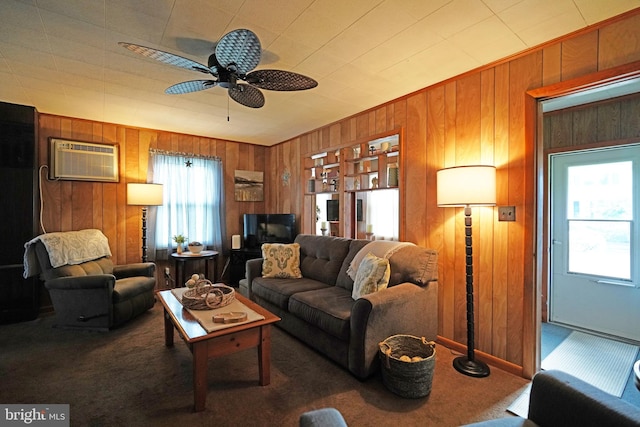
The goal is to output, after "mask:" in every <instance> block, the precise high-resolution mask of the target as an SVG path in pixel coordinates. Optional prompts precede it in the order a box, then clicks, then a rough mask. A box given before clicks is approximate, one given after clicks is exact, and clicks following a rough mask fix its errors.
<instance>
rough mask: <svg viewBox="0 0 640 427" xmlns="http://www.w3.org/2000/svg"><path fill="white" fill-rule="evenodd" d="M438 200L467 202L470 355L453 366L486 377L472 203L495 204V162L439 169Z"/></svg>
mask: <svg viewBox="0 0 640 427" xmlns="http://www.w3.org/2000/svg"><path fill="white" fill-rule="evenodd" d="M436 182H437V196H436V197H437V203H438V206H440V207H451V206H454V207H455V206H463V207H464V225H465V259H466V284H467V355H466V356H460V357H457V358H455V359H454V360H453V367H454V368H455V369H456V370H457V371H458V372H461V373H463V374H465V375H469V376H472V377H486V376H488V375H489V366H487V364H485V363H484V362H481V361H479V360H476V357H475V348H474V347H475V343H474V333H475V331H474V314H473V308H474V307H473V305H474V304H473V247H472V241H471V207H472V206H495V204H496V168H495V167H494V166H458V167H452V168H447V169H441V170H439V171H438V172H436Z"/></svg>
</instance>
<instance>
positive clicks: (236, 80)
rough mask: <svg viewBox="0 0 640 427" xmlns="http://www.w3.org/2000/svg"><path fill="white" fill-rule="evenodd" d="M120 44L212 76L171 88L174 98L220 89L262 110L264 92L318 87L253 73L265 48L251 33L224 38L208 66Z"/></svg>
mask: <svg viewBox="0 0 640 427" xmlns="http://www.w3.org/2000/svg"><path fill="white" fill-rule="evenodd" d="M118 44H119V45H120V46H123V47H125V48H127V49H129V50H130V51H132V52H135V53H138V54H140V55H143V56H146V57H147V58H151V59H155V60H156V61H160V62H164V63H165V64H169V65H173V66H176V67H180V68H185V69H187V70H193V71H199V72H201V73H204V74H210V75H211V76H212V77H211V78H209V79H208V80H190V81H186V82H182V83H178V84H175V85H173V86H169V87H168V88H167V89H166V90H165V93H168V94H172V95H176V94H184V93H191V92H197V91H200V90H205V89H209V88H212V87H215V86H220V87H223V88H225V89H227V90H228V91H229V96H230V97H231V99H233V100H234V101H236V102H238V103H240V104H242V105H245V106H247V107H251V108H260V107H262V106H263V105H264V95H263V94H262V92H261V91H260V89H267V90H277V91H294V90H306V89H311V88H314V87H316V86H318V82H316V81H315V80H314V79H312V78H310V77H307V76H303V75H302V74H298V73H293V72H291V71H283V70H255V71H252V70H253V69H254V68H256V67H257V66H258V64H259V63H260V57H261V55H262V48H261V46H260V40H258V36H256V35H255V33H254V32H253V31H251V30H246V29H238V30H233V31H231V32H229V33H227V34H225V35H224V36H222V38H221V39H220V41H218V43H216V45H215V50H214V53H212V54H211V55H210V56H209V61H208V65H203V64H200V63H198V62H195V61H192V60H190V59H187V58H184V57H182V56H178V55H174V54H172V53H168V52H163V51H161V50H157V49H153V48H150V47H145V46H140V45H136V44H133V43H125V42H119V43H118ZM241 81H244V82H246V83H242V82H241Z"/></svg>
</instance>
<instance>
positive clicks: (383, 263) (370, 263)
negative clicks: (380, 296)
mask: <svg viewBox="0 0 640 427" xmlns="http://www.w3.org/2000/svg"><path fill="white" fill-rule="evenodd" d="M390 273H391V271H390V269H389V260H388V259H385V258H378V257H377V256H375V255H373V254H371V253H368V254H366V255H365V256H364V258H362V261H361V262H360V265H359V266H358V271H357V272H356V279H355V280H354V282H353V291H352V293H351V297H352V298H353V299H358V298H360V297H361V296H363V295H368V294H372V293H374V292H378V291H380V290H382V289H385V288H386V287H387V285H388V284H389V275H390Z"/></svg>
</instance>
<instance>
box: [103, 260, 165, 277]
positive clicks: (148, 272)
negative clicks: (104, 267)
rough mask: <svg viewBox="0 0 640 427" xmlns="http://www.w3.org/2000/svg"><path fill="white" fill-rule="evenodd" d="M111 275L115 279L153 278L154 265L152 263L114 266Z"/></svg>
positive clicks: (154, 273)
mask: <svg viewBox="0 0 640 427" xmlns="http://www.w3.org/2000/svg"><path fill="white" fill-rule="evenodd" d="M113 275H114V276H116V279H122V278H125V277H136V276H145V277H155V275H156V265H155V264H154V263H152V262H138V263H133V264H123V265H114V266H113Z"/></svg>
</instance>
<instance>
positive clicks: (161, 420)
mask: <svg viewBox="0 0 640 427" xmlns="http://www.w3.org/2000/svg"><path fill="white" fill-rule="evenodd" d="M53 323H54V318H53V316H44V317H41V318H39V319H36V320H34V321H31V322H25V323H18V324H12V325H0V352H1V353H0V403H3V404H8V403H21V404H35V403H37V404H53V403H68V404H70V405H71V407H70V415H71V425H72V426H122V425H127V426H178V425H190V426H232V427H233V426H292V427H293V426H296V425H297V424H298V417H299V415H300V414H301V413H302V412H305V411H309V410H312V409H317V408H322V407H328V406H330V407H335V408H337V409H338V410H340V411H341V412H342V414H343V415H344V417H345V419H346V421H347V423H348V424H349V425H350V426H426V425H432V426H456V425H460V424H465V423H470V422H475V421H480V420H485V419H491V418H497V417H508V416H510V415H509V414H508V413H507V412H505V409H506V408H507V406H509V405H510V404H511V403H512V402H513V400H515V399H516V398H517V396H518V395H519V394H520V392H521V391H523V390H524V388H525V387H526V385H527V383H528V382H527V381H526V380H525V379H523V378H520V377H517V376H514V375H511V374H508V373H506V372H504V371H501V370H499V369H496V368H493V369H492V372H491V375H490V376H489V377H487V378H471V377H467V376H465V375H461V374H459V373H457V372H456V371H455V370H454V369H453V367H452V365H451V362H452V360H453V358H454V357H455V355H454V354H452V353H451V352H450V351H449V350H448V349H447V348H444V347H442V346H437V348H436V367H435V371H434V379H433V388H432V391H431V394H430V395H429V396H428V397H425V398H421V399H404V398H401V397H398V396H396V395H394V394H392V393H391V392H389V391H388V390H387V389H386V388H385V386H384V385H383V384H382V380H381V377H380V376H379V375H378V376H374V377H373V378H371V379H369V380H367V381H364V382H363V381H359V380H357V379H355V378H354V377H353V376H351V375H350V374H349V373H348V372H347V371H346V370H344V369H342V368H341V367H339V366H337V365H336V364H334V363H333V362H331V361H330V360H328V359H326V358H325V357H324V356H322V355H321V354H319V353H317V352H315V351H314V350H312V349H310V348H309V347H307V346H305V345H304V344H302V343H300V342H299V341H297V340H296V339H295V338H293V337H291V336H290V335H288V334H287V333H285V332H283V331H282V330H280V329H278V328H277V327H276V328H273V333H272V336H273V341H272V354H271V384H270V385H268V386H266V387H261V386H259V385H258V366H257V351H256V350H255V349H252V350H247V351H243V352H240V353H237V354H235V355H230V356H226V357H222V358H219V359H215V360H213V361H210V362H209V372H208V384H209V391H208V395H207V405H206V410H205V411H204V412H200V413H194V412H192V408H193V391H192V377H191V366H192V365H191V353H190V352H189V350H188V348H187V346H186V345H185V344H184V343H183V342H182V340H180V339H179V338H178V336H177V335H176V343H175V346H174V347H173V348H166V347H165V346H164V333H163V319H162V306H161V305H160V304H156V306H155V307H154V308H153V309H152V310H150V311H149V312H147V313H145V314H144V315H142V316H140V317H138V318H137V319H135V320H133V321H131V322H129V323H128V324H126V325H125V326H124V327H121V328H119V329H116V330H113V331H110V332H106V333H99V332H83V331H67V330H60V329H57V328H53V327H52V325H53Z"/></svg>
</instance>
